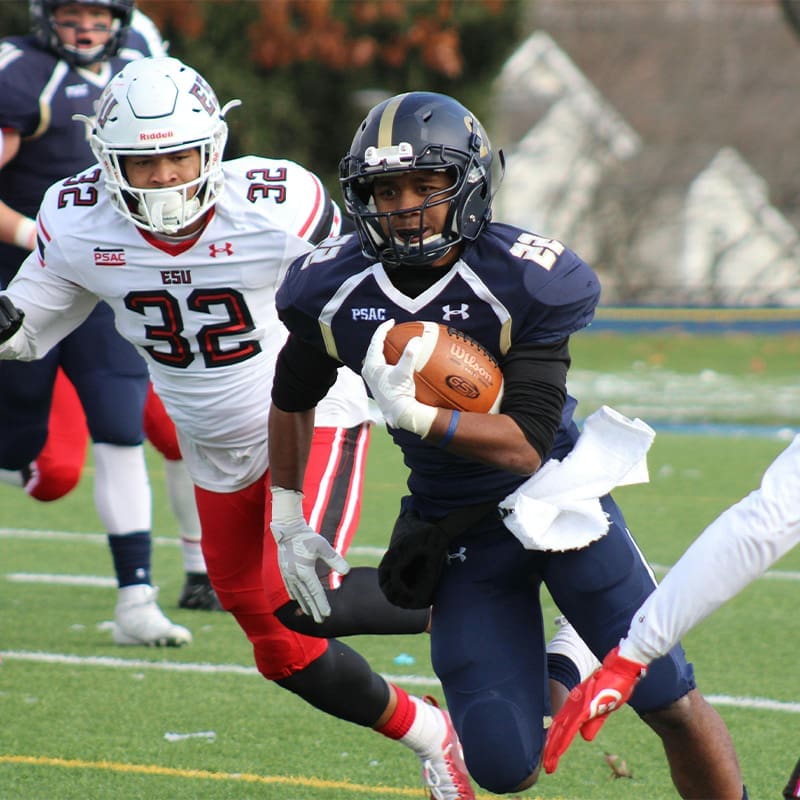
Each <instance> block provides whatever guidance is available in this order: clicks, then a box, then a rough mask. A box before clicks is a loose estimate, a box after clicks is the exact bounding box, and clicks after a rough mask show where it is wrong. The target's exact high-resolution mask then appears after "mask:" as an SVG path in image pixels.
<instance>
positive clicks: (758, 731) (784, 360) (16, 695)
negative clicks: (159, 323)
mask: <svg viewBox="0 0 800 800" xmlns="http://www.w3.org/2000/svg"><path fill="white" fill-rule="evenodd" d="M679 344H680V346H678V343H676V342H675V341H674V340H673V339H666V338H665V339H656V338H652V339H648V338H647V337H637V338H632V339H626V338H625V337H609V336H605V335H604V336H602V337H601V336H585V337H583V339H576V341H575V343H574V346H573V359H574V368H575V369H576V371H581V370H585V371H586V373H587V374H588V373H591V375H589V377H588V378H587V380H589V381H592V380H595V379H594V378H592V375H597V376H600V375H601V374H602V373H603V372H606V371H607V372H609V373H612V374H613V375H617V376H630V375H631V374H634V373H637V374H639V373H641V371H642V369H644V371H645V372H647V371H649V370H650V371H653V372H657V373H658V374H659V375H661V374H662V372H664V371H666V372H669V374H670V375H671V376H678V378H673V377H670V378H669V379H668V380H666V381H662V382H661V383H658V382H656V383H658V385H657V386H656V388H655V389H653V390H652V391H653V392H654V393H655V394H658V393H661V394H660V395H659V396H660V397H661V399H662V400H663V399H664V395H665V394H666V395H667V399H668V395H669V392H670V386H673V385H675V383H676V382H680V381H681V380H682V381H683V382H684V383H685V384H687V385H690V384H691V383H692V380H693V378H696V381H697V384H698V386H697V393H696V399H695V404H694V408H693V410H694V411H695V412H696V416H695V417H692V419H693V420H697V419H699V418H701V419H702V420H703V421H706V422H714V421H719V414H718V410H717V409H718V402H717V401H716V400H715V398H714V397H713V396H712V395H713V392H708V391H704V390H703V388H702V381H703V378H702V377H701V375H702V374H703V371H704V370H705V371H708V370H711V369H712V368H713V370H714V371H715V374H718V375H721V376H724V377H725V378H726V380H727V381H728V385H731V386H734V387H739V391H741V392H742V393H743V394H742V396H740V398H739V402H738V406H739V407H740V409H742V411H743V414H742V415H741V417H740V418H737V419H738V421H747V422H756V423H763V424H777V423H780V424H785V425H786V426H787V428H791V427H794V428H797V427H798V422H799V420H798V419H797V417H795V418H791V415H790V417H789V418H785V419H784V418H779V417H778V415H777V414H775V413H774V412H773V411H772V410H770V409H767V410H766V411H765V409H764V408H763V407H761V406H759V404H758V401H754V405H753V406H752V408H749V406H748V404H749V402H750V401H749V399H747V401H746V402H745V400H743V399H742V397H744V393H745V390H746V389H747V387H748V386H749V385H750V384H751V382H752V379H753V375H756V376H760V377H761V378H762V379H763V380H765V381H769V382H770V385H771V386H773V387H776V388H774V392H773V394H780V393H781V392H786V393H787V396H790V397H791V396H792V395H791V392H793V391H796V388H797V385H798V384H797V371H796V370H797V364H798V357H797V356H798V350H797V340H795V339H791V338H786V339H784V338H777V337H774V338H765V339H761V340H759V339H756V338H755V337H753V338H747V341H744V340H740V341H739V343H738V344H737V341H736V340H731V339H725V338H717V339H707V340H706V339H701V338H695V339H683V340H682V341H681V342H680V343H679ZM748 354H749V355H748ZM587 364H588V365H590V366H589V367H587ZM637 364H639V365H645V367H644V368H643V367H640V366H637ZM754 364H756V367H754V366H753V365H754ZM582 380H583V378H582ZM626 380H627V377H626ZM645 384H646V386H645V388H642V387H641V386H639V391H640V393H646V392H647V391H651V388H648V387H652V385H654V384H653V382H652V381H650V382H649V383H648V382H645ZM592 385H594V384H592ZM620 385H622V384H619V385H617V384H615V385H614V386H615V387H616V388H617V389H618V388H619V386H620ZM682 385H683V384H682ZM612 388H614V387H612ZM626 391H627V389H626ZM611 394H612V395H613V392H612V393H611ZM627 398H628V395H626V394H625V393H624V392H620V393H619V394H617V395H615V396H612V397H605V396H602V397H601V399H600V402H608V404H609V405H612V406H614V407H616V408H619V410H621V411H625V413H628V411H627V410H626V408H625V407H623V406H625V404H626V402H627ZM642 399H643V400H644V401H646V402H651V407H655V405H656V401H655V399H653V398H652V397H651V398H649V400H648V398H642ZM727 399H728V400H730V399H731V398H727ZM734 399H735V398H734ZM593 403H594V405H596V404H597V403H596V402H595V400H594V396H593V397H592V399H591V400H589V401H588V402H587V401H586V399H585V397H584V401H583V402H582V403H581V406H580V407H579V409H580V411H581V412H582V415H583V416H585V415H587V414H588V413H590V412H591V411H592V410H594V406H593ZM666 405H668V403H667V404H666ZM732 405H736V404H732ZM726 407H727V406H726ZM794 413H795V415H798V416H800V403H798V404H797V405H796V406H795V408H794ZM641 416H643V417H644V418H645V419H646V420H647V421H650V422H654V423H657V422H659V419H654V418H652V417H650V416H646V415H641ZM723 419H724V420H725V421H729V418H728V417H724V416H723ZM670 420H671V421H675V416H674V415H672V416H670ZM784 446H785V443H784V441H781V440H780V439H778V438H764V437H751V436H733V437H732V436H714V435H703V436H699V435H691V434H688V433H686V434H675V433H664V432H660V433H659V434H658V436H657V437H656V441H655V443H654V445H653V448H652V450H651V453H650V459H649V463H650V473H651V482H650V483H649V484H647V485H643V486H634V487H627V488H625V489H623V490H620V491H619V492H617V493H615V494H616V497H617V499H618V500H619V501H620V502H621V505H622V507H623V509H624V510H625V512H626V516H627V519H628V522H629V524H630V527H631V530H632V532H633V533H634V535H635V536H636V538H637V539H638V540H639V542H640V544H641V545H642V547H643V549H644V551H645V553H646V554H647V555H648V557H649V558H650V560H651V562H652V563H653V564H654V565H656V567H657V570H663V568H665V567H667V566H668V565H670V564H672V563H674V561H675V560H676V559H677V558H678V557H679V556H680V554H681V553H682V552H683V550H684V549H685V548H686V546H687V545H688V544H689V543H690V542H691V541H692V539H693V538H694V537H695V536H696V535H697V534H698V533H699V532H700V531H701V529H702V528H703V526H704V525H705V524H707V523H708V522H709V521H710V520H711V519H713V518H714V517H715V516H716V515H717V514H718V513H719V512H720V511H722V510H723V509H724V508H725V507H727V506H728V505H730V504H731V503H733V502H734V501H736V500H737V499H739V498H740V497H742V496H743V495H744V494H745V493H746V492H748V491H749V490H750V489H752V488H754V487H755V486H756V485H757V483H758V481H759V478H760V475H761V473H762V472H763V470H764V468H765V467H766V466H767V464H768V463H769V462H770V461H771V460H772V459H773V458H774V457H775V455H777V453H778V452H780V450H781V449H783V447H784ZM148 457H149V464H150V474H151V481H152V484H153V492H154V535H155V536H156V537H157V538H156V544H155V552H154V571H155V579H156V582H157V583H158V584H159V585H160V587H161V603H162V606H163V607H164V609H165V610H166V611H167V613H169V614H170V616H172V618H173V619H174V620H176V621H177V622H180V623H182V624H185V625H187V626H188V627H190V628H191V630H192V631H193V633H194V637H195V641H194V643H193V644H192V645H191V646H189V647H186V648H183V649H180V650H148V649H144V648H120V647H116V646H114V645H113V644H111V638H110V632H109V631H108V630H107V629H106V628H105V627H104V626H103V623H106V622H108V621H110V619H111V617H112V613H113V605H114V602H115V598H116V590H115V589H114V588H113V581H111V582H110V585H109V581H108V579H111V578H112V576H113V571H112V568H111V562H110V556H109V553H108V548H107V546H106V544H105V540H104V537H103V536H102V535H100V534H101V533H102V532H101V530H100V526H99V522H98V519H97V517H96V514H95V512H94V507H93V502H92V496H91V495H92V466H91V463H89V464H88V465H87V470H86V474H85V477H84V479H83V481H82V482H81V484H80V485H79V487H78V489H77V490H76V491H75V492H74V493H73V494H72V495H71V496H69V497H67V498H65V499H63V500H61V501H58V502H56V503H52V504H38V503H35V502H34V501H32V500H30V499H29V498H27V497H26V496H25V495H24V494H23V493H22V492H20V491H19V490H14V489H11V488H9V487H6V486H0V509H1V510H0V608H1V609H2V612H0V654H2V659H3V660H2V663H0V799H1V800H17V799H22V800H39V799H40V798H41V800H50V799H51V798H58V800H73V799H74V800H77V799H78V798H80V799H81V800H106V798H109V799H110V798H126V800H129V799H130V800H133V799H134V798H136V799H138V798H142V800H189V798H192V799H194V798H203V800H223V798H224V800H241V799H242V798H253V799H255V798H258V799H259V800H339V799H341V800H348V799H349V798H360V797H363V798H368V799H370V798H376V800H377V798H393V797H394V798H402V797H411V798H414V797H417V798H422V797H424V796H425V795H424V793H423V791H422V789H421V788H419V784H418V782H417V761H416V759H415V758H414V756H413V755H412V754H411V753H410V751H407V750H406V749H405V748H403V747H401V746H399V745H396V744H394V743H391V742H389V741H387V740H385V739H384V738H383V737H381V736H378V735H376V734H374V733H372V732H370V731H367V730H363V729H360V728H357V727H355V726H352V725H349V724H347V723H344V722H340V721H338V720H335V719H332V718H329V717H326V716H324V715H322V714H320V713H319V712H316V711H314V710H312V709H311V708H310V707H308V706H306V705H305V704H304V703H303V702H302V701H300V700H298V699H297V698H295V697H294V696H292V695H289V694H288V693H287V692H284V691H282V690H280V689H278V688H276V687H275V686H274V685H272V684H270V683H267V682H266V681H264V680H263V679H261V678H260V677H259V676H258V675H257V674H256V673H255V670H254V668H253V666H252V658H251V654H250V650H249V645H248V644H247V642H246V640H245V639H244V636H243V635H242V634H241V633H240V631H239V629H238V627H237V626H236V625H235V623H234V621H233V619H232V618H229V617H228V616H227V615H224V614H208V613H201V612H185V611H179V610H178V609H177V608H176V607H175V606H176V600H177V596H178V592H179V590H180V586H181V582H182V568H181V558H180V550H179V547H178V546H177V538H176V536H175V531H174V523H173V521H172V519H171V517H170V514H169V512H168V510H167V503H166V497H165V493H164V480H163V477H164V476H163V467H162V465H161V462H160V460H159V458H158V457H156V456H155V455H154V454H153V453H152V452H149V456H148ZM404 477H405V476H404V468H403V467H402V464H401V462H400V459H399V455H398V453H396V452H395V451H394V450H393V449H392V448H391V446H390V445H389V443H388V440H387V438H386V436H385V434H383V433H382V432H377V433H376V435H375V437H374V441H373V446H372V448H371V451H370V455H369V463H368V481H367V490H366V500H365V504H364V506H365V507H364V514H363V517H362V524H361V529H360V533H359V537H358V538H357V540H356V545H357V546H356V548H355V551H354V553H353V554H352V557H351V561H352V562H353V563H356V564H375V563H377V560H378V557H379V556H378V552H379V551H380V548H381V547H382V546H383V545H384V544H385V541H386V538H387V532H388V530H389V529H390V525H391V522H392V520H393V517H394V514H395V512H396V506H397V499H398V497H399V495H400V494H401V493H402V491H403V485H404ZM52 575H57V576H84V577H85V578H86V579H85V580H78V581H76V582H75V583H74V584H69V583H56V582H54V581H53V580H52V579H50V578H48V577H47V576H52ZM90 576H94V577H98V576H99V577H102V578H105V579H107V581H106V583H105V584H102V585H92V583H91V582H90V580H89V577H90ZM799 580H800V549H798V550H797V551H795V552H792V553H790V554H789V555H788V556H786V557H785V558H784V559H783V560H782V561H781V562H780V563H778V564H777V565H775V567H774V568H773V570H772V571H771V573H770V574H769V576H768V577H766V578H764V579H762V580H759V581H757V582H756V583H755V584H753V585H752V586H750V587H749V588H748V589H747V590H746V591H745V592H743V593H742V594H741V595H740V596H739V597H737V598H735V599H734V600H733V601H732V602H731V603H729V604H728V605H726V606H725V607H723V608H722V609H721V610H720V611H719V612H717V613H716V614H715V615H714V616H712V617H711V618H709V619H708V620H706V621H705V622H704V623H702V624H701V625H700V626H698V628H697V629H695V630H694V631H692V632H691V633H690V634H689V635H688V636H687V638H686V639H685V641H684V644H685V646H686V648H687V651H688V653H689V656H690V658H691V660H692V661H693V662H694V664H695V667H696V670H697V674H698V679H699V684H700V688H701V690H702V691H703V692H704V693H705V694H706V695H707V696H709V698H710V699H711V700H712V702H713V703H714V704H715V705H716V706H717V707H718V709H719V711H720V713H721V714H722V716H723V717H724V719H725V720H726V722H727V724H728V725H729V727H730V730H731V732H732V734H733V737H734V740H735V742H736V745H737V748H738V751H739V756H740V759H741V762H742V766H743V769H744V772H745V776H746V780H747V784H748V787H749V790H750V797H751V798H753V800H768V799H769V798H778V797H780V792H781V788H782V787H783V785H784V783H785V781H786V779H787V777H788V775H789V771H790V770H791V767H792V766H793V765H794V763H795V761H796V759H797V756H798V751H797V730H798V714H800V677H799V676H798V672H797V669H796V663H797V653H798V644H797V643H798V640H800V636H799V635H798V634H800V630H798V629H799V628H800V623H798V621H797V619H798V617H797V597H798V581H799ZM545 608H546V613H547V614H548V615H550V616H555V610H554V608H553V606H552V603H551V602H550V601H549V599H547V598H546V599H545ZM350 643H351V644H353V645H354V646H355V647H356V648H357V649H358V650H359V651H361V652H362V653H363V654H365V655H366V656H367V657H368V658H369V659H370V661H371V663H372V665H373V666H374V668H375V669H377V670H378V671H380V672H381V673H383V674H385V675H388V676H391V677H392V678H393V679H395V680H397V681H398V682H400V683H401V684H402V685H403V686H405V687H406V688H407V689H409V690H411V691H414V692H416V693H420V694H424V693H433V694H438V695H439V697H441V692H440V690H439V689H438V687H437V684H436V681H435V678H434V677H433V673H432V670H431V667H430V663H429V659H428V654H427V648H428V641H427V637H426V636H424V635H423V636H417V637H410V636H409V637H357V638H354V639H352V640H350ZM407 656H411V657H412V658H413V663H410V664H407V663H405V662H406V661H408V660H409V659H408V658H407ZM398 657H402V658H400V659H398ZM608 755H618V756H620V757H621V758H622V759H624V760H625V762H626V764H627V766H628V768H629V769H630V770H631V772H632V776H633V777H632V778H620V779H614V778H613V774H612V770H611V768H610V767H609V765H608V763H607V756H608ZM480 796H481V797H484V798H486V797H488V795H486V794H485V793H484V794H481V795H480ZM675 796H676V795H675V793H674V791H673V789H672V784H671V781H670V779H669V775H668V771H667V767H666V764H665V761H664V758H663V755H662V751H661V747H660V743H659V741H658V739H657V737H656V736H655V735H654V734H652V733H651V732H650V731H649V729H647V728H646V726H644V725H643V724H642V723H640V722H639V721H638V719H637V718H636V716H635V714H633V712H631V711H630V710H629V709H625V710H623V711H621V712H620V713H618V714H616V715H614V716H613V717H612V718H611V719H610V720H609V722H608V723H607V725H606V726H605V727H604V728H603V730H602V731H601V733H600V735H599V736H598V738H597V739H596V740H595V742H593V743H586V742H583V741H582V740H579V741H577V742H576V744H575V745H574V747H573V748H572V749H571V750H570V751H569V753H568V754H567V755H566V756H565V757H564V759H563V761H562V764H561V767H560V768H559V771H558V773H556V775H554V776H547V777H544V778H543V779H542V780H541V781H540V783H539V785H538V786H537V787H535V790H531V791H529V792H526V793H525V794H524V795H523V797H524V798H526V800H532V798H536V797H541V798H547V799H548V800H556V798H558V799H559V800H606V799H607V798H608V800H610V799H611V798H614V800H620V799H621V800H662V799H663V800H666V799H667V798H673V797H675Z"/></svg>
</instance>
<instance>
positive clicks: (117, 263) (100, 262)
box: [93, 247, 127, 267]
mask: <svg viewBox="0 0 800 800" xmlns="http://www.w3.org/2000/svg"><path fill="white" fill-rule="evenodd" d="M93 252H94V265H95V266H96V267H124V266H125V264H126V263H127V261H126V259H125V250H124V249H123V248H121V247H95V248H94V251H93Z"/></svg>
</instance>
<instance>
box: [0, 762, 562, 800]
mask: <svg viewBox="0 0 800 800" xmlns="http://www.w3.org/2000/svg"><path fill="white" fill-rule="evenodd" d="M0 764H26V765H30V766H35V767H38V766H41V767H60V768H64V769H94V770H102V771H106V772H120V773H134V774H137V775H159V776H166V777H171V778H190V779H200V780H212V781H236V782H241V783H255V784H264V785H273V786H293V787H298V786H302V787H306V788H311V789H332V790H337V791H338V790H341V791H346V792H350V793H351V795H352V794H353V793H357V794H369V795H372V796H375V795H384V796H387V797H388V796H391V797H416V798H419V796H420V787H418V786H417V787H414V788H411V789H408V788H405V789H404V788H399V787H392V786H364V785H362V784H357V783H350V782H349V781H329V780H320V779H319V778H307V777H299V776H290V775H253V774H251V773H247V772H236V773H232V772H211V771H209V770H202V769H175V768H173V767H161V766H158V765H157V764H122V763H119V762H114V761H84V760H83V759H76V758H50V757H48V756H26V755H3V754H0ZM494 797H496V795H476V798H477V800H492V798H494ZM531 800H542V798H540V797H535V798H531ZM552 800H567V799H566V798H552Z"/></svg>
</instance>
